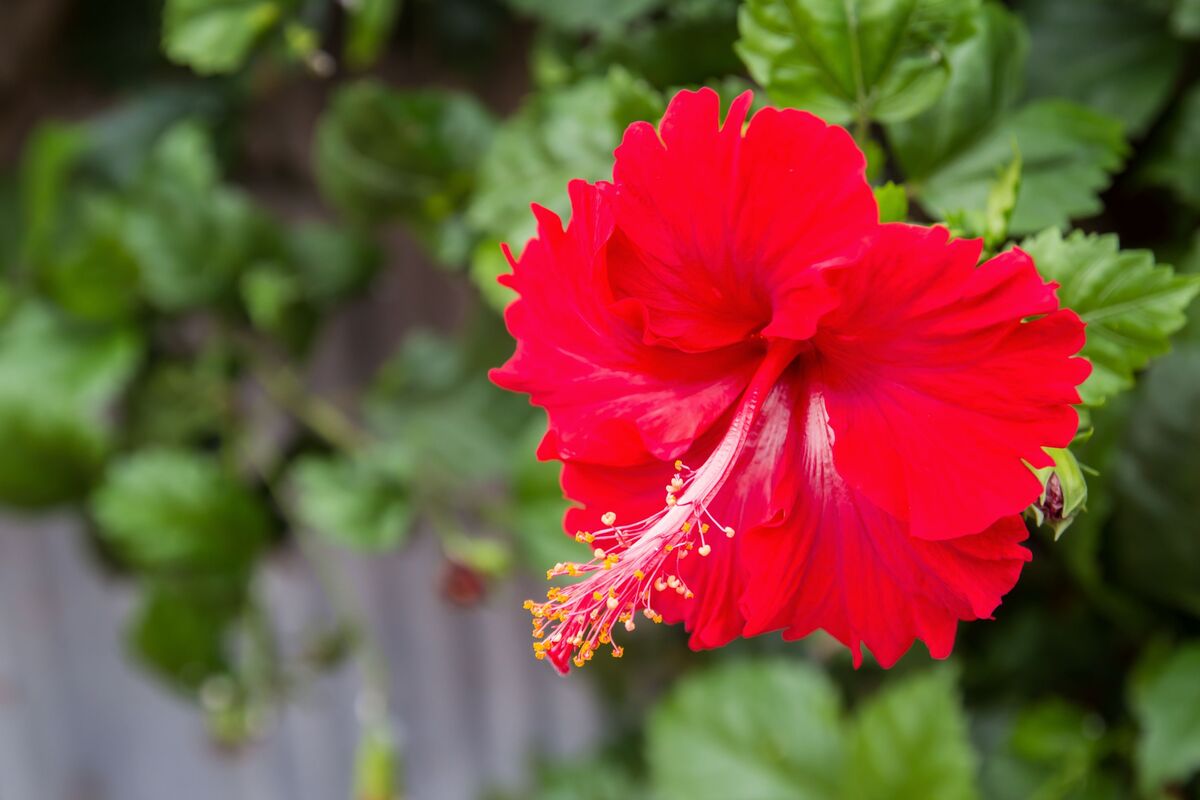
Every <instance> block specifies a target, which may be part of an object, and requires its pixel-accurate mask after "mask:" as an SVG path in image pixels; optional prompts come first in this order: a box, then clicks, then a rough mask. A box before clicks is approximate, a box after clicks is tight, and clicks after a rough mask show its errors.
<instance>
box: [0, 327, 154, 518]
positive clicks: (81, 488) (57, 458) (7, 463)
mask: <svg viewBox="0 0 1200 800" xmlns="http://www.w3.org/2000/svg"><path fill="white" fill-rule="evenodd" d="M139 352H140V346H139V343H138V339H137V338H136V336H134V335H133V334H132V333H130V332H127V331H91V330H84V329H79V328H76V327H72V326H70V325H68V324H67V323H66V322H64V321H63V320H61V319H59V318H57V317H55V316H54V315H53V314H52V313H51V312H49V311H48V310H46V309H44V308H40V307H37V306H25V307H22V308H20V309H18V310H17V311H16V312H15V314H14V315H13V316H12V317H11V318H10V319H8V320H7V321H6V322H5V323H4V324H3V326H2V327H0V439H2V440H3V441H4V447H3V448H0V500H3V501H4V502H5V503H8V504H10V505H14V506H20V507H24V508H43V507H47V506H52V505H55V504H58V503H62V502H66V501H69V500H73V499H76V498H78V497H79V496H81V495H82V494H83V493H85V492H86V491H87V489H88V488H89V486H90V485H91V483H92V481H93V480H94V479H95V478H96V476H97V474H98V473H99V471H100V469H101V467H102V465H103V460H104V457H105V455H106V452H107V449H108V446H109V443H110V439H111V428H112V423H111V421H110V419H109V418H108V415H109V413H110V412H111V410H112V409H111V406H112V405H113V403H114V401H115V399H116V397H117V394H118V393H119V392H120V391H121V390H122V388H123V387H124V385H125V383H126V382H127V381H128V379H129V377H130V375H131V374H132V372H133V370H134V368H135V366H136V364H137V361H138V359H139Z"/></svg>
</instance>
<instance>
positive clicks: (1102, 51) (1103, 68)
mask: <svg viewBox="0 0 1200 800" xmlns="http://www.w3.org/2000/svg"><path fill="white" fill-rule="evenodd" d="M1019 10H1020V13H1021V16H1022V17H1023V18H1024V19H1025V21H1026V22H1027V23H1028V25H1029V30H1030V34H1031V36H1032V43H1033V46H1032V48H1031V49H1030V53H1029V62H1028V76H1029V81H1028V85H1029V90H1030V96H1031V97H1033V98H1040V97H1059V98H1063V99H1066V100H1074V101H1076V102H1078V103H1082V104H1083V105H1085V106H1088V107H1089V108H1092V109H1095V110H1096V111H1099V112H1101V113H1103V114H1106V115H1108V116H1110V117H1114V118H1116V119H1119V120H1121V121H1122V122H1123V123H1125V127H1126V130H1127V131H1128V132H1129V134H1131V135H1137V134H1140V133H1141V132H1143V131H1144V130H1145V129H1146V128H1147V127H1148V126H1149V125H1150V123H1151V122H1153V121H1154V119H1155V118H1156V117H1157V116H1158V114H1159V112H1161V111H1162V109H1163V107H1164V106H1165V105H1166V103H1167V101H1168V100H1169V99H1170V96H1171V91H1172V89H1173V87H1174V85H1175V78H1176V76H1177V75H1178V73H1179V70H1180V68H1181V67H1182V66H1183V56H1184V47H1183V44H1182V43H1181V42H1178V41H1176V40H1175V39H1173V38H1172V37H1171V35H1170V32H1169V31H1168V30H1167V21H1166V19H1165V18H1164V17H1163V15H1161V14H1158V13H1155V12H1154V10H1153V9H1149V8H1146V7H1145V6H1144V5H1143V4H1141V3H1138V2H1129V0H1025V1H1024V2H1022V3H1021V4H1020V6H1019Z"/></svg>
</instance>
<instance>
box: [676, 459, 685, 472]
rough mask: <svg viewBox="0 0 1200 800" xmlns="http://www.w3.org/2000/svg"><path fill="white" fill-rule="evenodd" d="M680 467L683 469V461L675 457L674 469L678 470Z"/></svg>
mask: <svg viewBox="0 0 1200 800" xmlns="http://www.w3.org/2000/svg"><path fill="white" fill-rule="evenodd" d="M681 469H683V462H682V461H680V460H679V459H675V471H676V472H679V470H681Z"/></svg>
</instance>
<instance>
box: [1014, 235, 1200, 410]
mask: <svg viewBox="0 0 1200 800" xmlns="http://www.w3.org/2000/svg"><path fill="white" fill-rule="evenodd" d="M1021 247H1022V249H1024V250H1025V251H1026V252H1027V253H1029V255H1030V256H1032V257H1033V260H1034V263H1036V264H1037V267H1038V271H1039V272H1040V273H1041V274H1042V276H1043V277H1044V278H1046V279H1047V280H1052V281H1057V282H1058V283H1059V284H1060V286H1061V288H1060V289H1059V290H1058V297H1059V299H1060V300H1061V302H1062V304H1063V305H1064V306H1066V307H1067V308H1070V309H1073V310H1074V311H1075V312H1076V313H1078V314H1079V316H1080V317H1081V318H1082V319H1083V321H1084V322H1086V323H1087V344H1086V345H1084V348H1083V353H1082V354H1083V355H1084V356H1086V357H1087V358H1088V360H1090V361H1091V362H1092V374H1091V376H1090V377H1089V378H1088V379H1087V381H1086V382H1085V383H1084V384H1083V386H1081V387H1080V396H1081V397H1082V398H1083V402H1084V403H1085V404H1087V405H1099V404H1101V403H1103V402H1104V401H1105V400H1106V399H1107V398H1109V397H1111V396H1112V395H1113V394H1115V393H1117V392H1120V391H1123V390H1125V389H1128V388H1130V387H1131V386H1133V374H1134V372H1136V371H1137V370H1139V369H1141V368H1142V367H1144V366H1146V364H1147V362H1149V361H1150V359H1151V358H1153V357H1155V356H1160V355H1162V354H1164V353H1166V352H1167V351H1168V350H1169V349H1170V342H1169V338H1168V337H1169V336H1170V335H1171V334H1172V333H1174V332H1175V331H1177V330H1179V329H1180V328H1182V327H1183V325H1184V323H1185V322H1186V319H1187V318H1186V317H1185V316H1184V309H1185V308H1186V307H1187V306H1188V304H1189V303H1190V302H1191V301H1192V299H1193V298H1194V297H1195V296H1196V294H1197V292H1200V279H1197V278H1193V277H1191V276H1182V275H1176V274H1175V273H1174V271H1173V270H1172V269H1171V268H1170V267H1166V266H1156V265H1155V263H1154V255H1153V254H1152V253H1150V252H1149V251H1148V250H1121V249H1120V243H1119V242H1118V239H1117V237H1116V236H1115V235H1108V236H1097V235H1095V234H1091V235H1089V234H1085V233H1083V232H1082V231H1075V232H1074V233H1072V234H1071V235H1070V236H1068V237H1065V238H1064V237H1063V235H1062V234H1061V233H1059V232H1058V231H1057V230H1054V229H1051V230H1047V231H1043V232H1042V233H1041V234H1039V235H1038V236H1035V237H1033V238H1032V239H1026V240H1025V241H1024V242H1022V243H1021Z"/></svg>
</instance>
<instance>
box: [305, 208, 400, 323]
mask: <svg viewBox="0 0 1200 800" xmlns="http://www.w3.org/2000/svg"><path fill="white" fill-rule="evenodd" d="M284 246H285V248H286V249H287V258H288V260H289V262H290V263H291V264H292V265H294V269H295V274H296V277H297V280H298V281H299V282H300V284H301V286H302V287H303V292H304V297H305V298H306V299H308V300H309V301H310V302H313V303H318V304H328V303H331V302H334V301H337V300H341V299H343V298H345V297H347V296H348V295H350V294H351V293H352V292H354V291H355V290H357V289H359V288H360V287H362V286H363V285H364V284H365V283H366V281H367V279H368V278H369V277H370V276H371V275H372V274H373V273H374V272H375V270H376V269H377V268H378V267H379V265H380V263H381V261H382V255H383V254H382V253H381V252H380V250H379V248H378V247H377V246H376V245H375V243H374V242H372V241H371V240H370V239H368V238H367V237H365V236H362V235H360V234H357V233H354V232H352V231H348V230H344V229H342V228H337V227H334V226H332V225H322V224H319V223H305V224H301V225H298V226H296V227H294V228H292V229H291V230H289V231H288V233H287V237H286V239H285V241H284Z"/></svg>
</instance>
